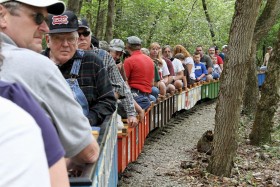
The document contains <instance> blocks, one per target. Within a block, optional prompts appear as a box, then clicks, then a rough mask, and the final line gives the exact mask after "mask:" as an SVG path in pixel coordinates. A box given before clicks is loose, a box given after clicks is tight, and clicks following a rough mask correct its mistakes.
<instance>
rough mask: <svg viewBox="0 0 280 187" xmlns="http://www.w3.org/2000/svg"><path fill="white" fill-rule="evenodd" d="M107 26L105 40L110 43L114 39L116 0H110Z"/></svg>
mask: <svg viewBox="0 0 280 187" xmlns="http://www.w3.org/2000/svg"><path fill="white" fill-rule="evenodd" d="M107 15H108V16H107V26H106V32H105V40H106V41H107V42H108V43H109V42H110V41H111V40H112V39H113V25H114V20H115V19H114V17H115V0H108V14H107Z"/></svg>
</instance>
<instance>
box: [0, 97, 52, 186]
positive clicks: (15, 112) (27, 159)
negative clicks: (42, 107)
mask: <svg viewBox="0 0 280 187" xmlns="http://www.w3.org/2000/svg"><path fill="white" fill-rule="evenodd" d="M0 153H1V154H0V176H1V179H0V186H1V187H2V186H3V187H9V186H11V187H13V186H21V187H25V186H26V187H33V186H34V187H38V186H40V187H49V186H51V184H50V176H49V168H48V164H47V159H46V154H45V151H44V144H43V140H42V135H41V130H40V129H39V127H38V125H37V124H36V122H35V120H34V119H33V118H32V117H31V116H30V115H29V114H28V113H26V112H25V111H24V110H23V109H21V108H20V107H18V106H17V105H16V104H14V103H12V102H11V101H9V100H7V99H4V98H3V97H0Z"/></svg>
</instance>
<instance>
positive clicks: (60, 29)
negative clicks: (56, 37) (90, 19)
mask: <svg viewBox="0 0 280 187" xmlns="http://www.w3.org/2000/svg"><path fill="white" fill-rule="evenodd" d="M49 22H50V23H49V28H50V31H49V34H55V33H65V32H66V33H67V32H74V31H77V30H78V28H79V25H78V18H77V16H76V15H75V14H74V12H72V11H69V10H67V11H65V12H64V13H63V14H61V15H49Z"/></svg>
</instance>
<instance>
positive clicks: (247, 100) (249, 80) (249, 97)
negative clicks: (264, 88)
mask: <svg viewBox="0 0 280 187" xmlns="http://www.w3.org/2000/svg"><path fill="white" fill-rule="evenodd" d="M256 52H257V43H256V41H252V47H251V54H250V58H249V61H248V62H246V64H247V68H248V70H247V77H246V86H245V89H244V95H243V113H244V114H247V115H250V114H254V112H255V111H256V109H257V103H258V100H259V89H258V79H257V70H256V69H257V65H256ZM245 75H246V74H245Z"/></svg>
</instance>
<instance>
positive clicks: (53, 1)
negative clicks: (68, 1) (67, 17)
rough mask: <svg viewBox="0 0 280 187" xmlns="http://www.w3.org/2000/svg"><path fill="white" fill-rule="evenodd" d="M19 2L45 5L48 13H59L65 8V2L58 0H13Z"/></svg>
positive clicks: (2, 1)
mask: <svg viewBox="0 0 280 187" xmlns="http://www.w3.org/2000/svg"><path fill="white" fill-rule="evenodd" d="M9 1H12V0H0V3H5V2H9ZM14 1H17V2H20V3H24V4H27V5H31V6H34V7H46V8H47V11H48V13H50V14H55V15H59V14H62V13H63V12H64V10H65V4H64V2H62V1H58V0H14Z"/></svg>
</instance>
